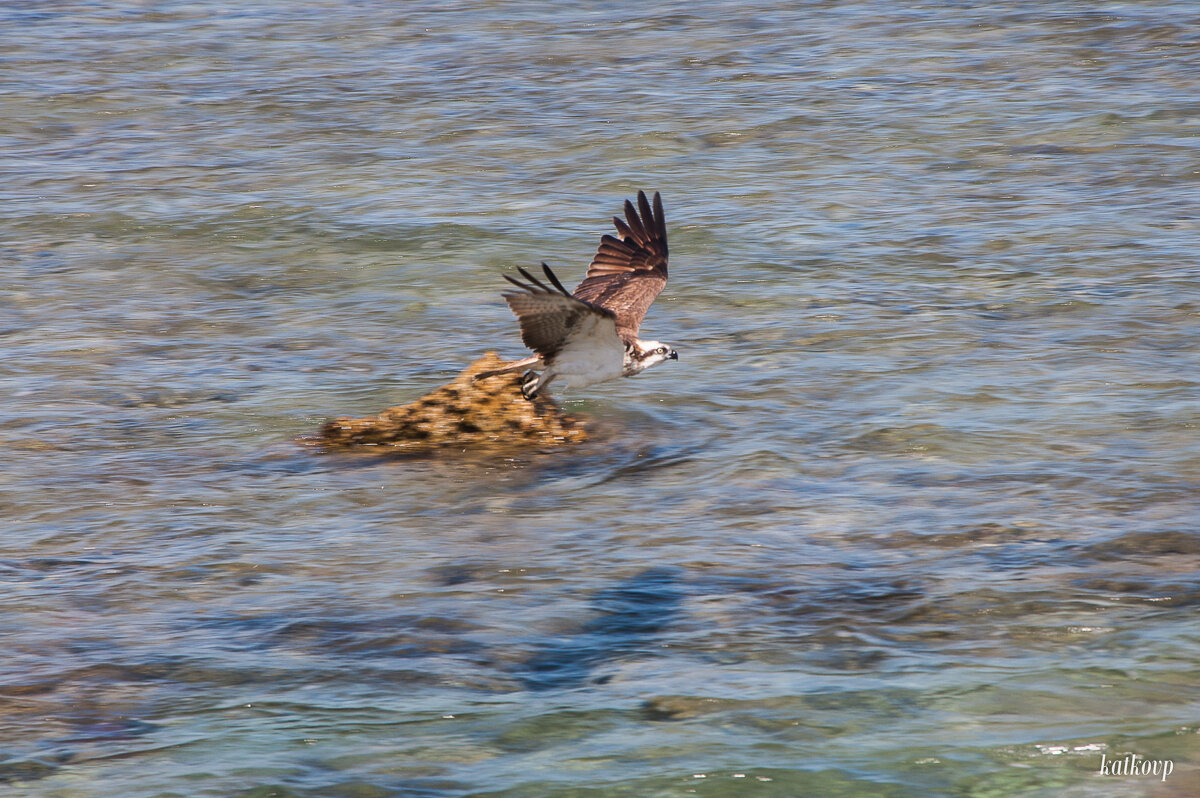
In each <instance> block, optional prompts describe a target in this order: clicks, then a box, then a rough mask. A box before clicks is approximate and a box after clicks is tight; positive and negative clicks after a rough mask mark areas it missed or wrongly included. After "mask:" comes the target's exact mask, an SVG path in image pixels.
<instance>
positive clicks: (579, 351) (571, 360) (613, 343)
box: [552, 316, 625, 388]
mask: <svg viewBox="0 0 1200 798" xmlns="http://www.w3.org/2000/svg"><path fill="white" fill-rule="evenodd" d="M624 364H625V342H624V341H622V340H621V338H620V336H618V335H617V328H616V325H615V324H613V320H612V319H610V318H607V317H605V316H590V317H588V318H586V319H585V320H584V321H583V322H582V323H581V324H580V325H579V327H578V328H576V329H575V330H574V331H573V332H572V333H571V335H570V337H568V338H567V342H566V344H565V345H564V346H563V348H562V349H560V350H559V351H558V353H557V354H556V355H555V356H554V363H553V365H552V370H553V371H554V374H555V376H557V377H561V378H562V379H564V380H566V381H567V382H568V383H569V384H570V385H571V387H573V388H582V387H584V386H586V385H591V384H593V383H597V382H603V381H605V380H613V379H616V378H617V377H620V376H621V372H622V369H623V367H624Z"/></svg>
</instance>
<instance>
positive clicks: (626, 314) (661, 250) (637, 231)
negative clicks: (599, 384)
mask: <svg viewBox="0 0 1200 798" xmlns="http://www.w3.org/2000/svg"><path fill="white" fill-rule="evenodd" d="M637 199H638V207H637V208H636V209H635V208H634V207H633V203H632V202H630V201H629V200H625V220H624V221H622V220H621V219H620V217H617V216H614V217H613V224H614V225H616V228H617V233H618V234H620V236H621V237H620V238H619V239H617V238H614V237H613V236H610V235H606V236H604V237H603V238H601V239H600V249H598V250H597V251H596V257H594V258H593V259H592V265H590V266H588V270H587V277H585V278H584V281H583V282H582V283H580V284H579V287H578V288H576V289H575V296H576V297H577V298H579V299H582V300H583V301H585V302H589V303H591V304H593V305H599V306H600V307H602V308H607V309H608V310H610V311H612V312H613V313H614V314H615V315H616V317H617V332H618V334H620V336H621V338H622V339H624V340H625V341H631V340H633V339H634V338H637V332H638V328H639V327H641V326H642V319H643V318H644V317H645V316H646V311H647V310H649V309H650V305H651V304H653V303H654V300H655V298H656V297H657V296H658V295H659V294H660V293H661V292H662V290H663V286H665V285H666V284H667V227H666V223H665V221H664V219H663V207H662V197H660V196H659V195H658V192H657V191H656V192H654V205H653V207H652V206H651V204H650V202H649V201H647V199H646V193H645V192H643V191H639V192H638V196H637Z"/></svg>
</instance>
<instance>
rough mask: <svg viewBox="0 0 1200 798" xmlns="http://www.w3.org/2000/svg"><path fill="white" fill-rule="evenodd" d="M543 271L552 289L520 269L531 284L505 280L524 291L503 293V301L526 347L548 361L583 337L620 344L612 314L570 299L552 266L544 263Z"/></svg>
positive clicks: (513, 278) (506, 276)
mask: <svg viewBox="0 0 1200 798" xmlns="http://www.w3.org/2000/svg"><path fill="white" fill-rule="evenodd" d="M542 270H543V271H544V272H545V273H546V279H548V280H549V281H550V283H551V285H552V286H553V288H551V287H550V286H548V285H546V284H545V283H543V282H542V281H541V280H539V279H538V278H536V277H534V276H533V275H532V274H530V273H529V272H527V271H525V270H524V269H521V268H520V267H518V271H520V272H521V276H522V277H524V278H525V279H526V280H527V281H528V282H521V281H520V280H518V279H517V278H515V277H512V276H510V275H507V274H506V275H504V279H505V280H508V281H509V282H510V283H512V284H513V285H515V286H516V287H517V288H520V289H521V290H520V291H510V292H508V293H506V294H504V299H505V301H506V302H508V306H509V307H510V308H512V312H513V313H515V314H516V316H517V320H518V321H520V323H521V340H522V341H524V342H525V346H527V347H529V348H530V349H532V350H533V351H534V352H537V353H538V354H539V355H541V356H542V358H543V359H544V360H546V361H547V362H549V361H551V360H553V358H554V356H555V355H557V354H558V353H559V352H560V351H561V350H562V349H563V348H564V347H566V346H569V345H571V344H574V343H576V342H579V339H580V338H581V337H584V336H599V337H601V338H605V337H611V339H612V341H613V342H614V343H618V344H619V342H618V341H617V327H616V324H617V316H616V314H615V313H613V311H611V310H608V309H607V308H603V307H600V306H599V305H594V304H592V303H591V302H587V301H584V300H583V299H580V298H578V297H574V296H571V295H570V294H569V293H567V289H565V288H563V286H562V283H560V282H559V281H558V277H556V276H555V275H554V272H552V271H550V267H549V266H547V265H546V264H544V263H543V264H542Z"/></svg>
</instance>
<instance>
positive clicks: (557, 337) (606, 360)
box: [475, 191, 679, 399]
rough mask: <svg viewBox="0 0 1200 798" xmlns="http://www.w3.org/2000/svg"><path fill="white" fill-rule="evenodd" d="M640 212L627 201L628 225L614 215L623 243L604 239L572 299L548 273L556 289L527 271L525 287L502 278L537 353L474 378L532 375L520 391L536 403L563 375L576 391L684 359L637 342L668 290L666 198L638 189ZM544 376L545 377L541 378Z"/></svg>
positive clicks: (513, 279)
mask: <svg viewBox="0 0 1200 798" xmlns="http://www.w3.org/2000/svg"><path fill="white" fill-rule="evenodd" d="M637 201H638V204H637V208H634V206H633V203H632V202H630V201H629V200H625V219H624V220H622V219H621V218H620V217H618V216H614V217H613V224H614V225H616V228H617V233H618V234H619V235H620V238H616V237H614V236H611V235H606V236H603V237H602V238H601V239H600V248H599V249H598V250H597V251H596V256H595V257H594V258H592V263H591V265H590V266H588V270H587V275H586V276H585V277H584V280H583V282H582V283H580V284H579V285H578V286H577V287H576V288H575V291H574V293H568V292H567V289H565V288H563V285H562V283H561V282H559V279H558V277H557V276H555V274H554V272H553V271H551V269H550V267H549V266H547V265H546V264H545V263H543V264H542V271H543V272H544V274H545V278H546V280H547V281H549V283H550V285H546V283H544V282H542V280H540V279H539V278H537V277H535V276H533V275H532V274H530V273H529V272H527V271H526V270H525V269H522V268H520V267H518V268H517V270H518V271H519V272H520V273H521V277H523V278H524V281H522V280H520V279H518V278H516V277H513V276H511V275H508V274H506V275H504V279H505V280H508V281H509V282H510V283H512V284H513V285H514V286H516V287H517V288H518V289H519V290H517V291H509V292H507V293H505V294H503V296H504V299H505V301H506V302H508V306H509V307H510V308H511V309H512V312H513V313H514V314H515V315H516V317H517V320H518V322H520V325H521V340H522V341H524V342H525V345H526V346H527V347H529V348H530V349H532V350H533V351H534V352H535V353H536V354H534V355H532V356H531V357H527V358H524V359H522V360H517V361H514V362H512V363H508V364H506V365H505V366H504V367H503V368H499V369H494V370H492V371H485V372H482V373H480V374H477V375H476V376H475V379H477V380H478V379H483V378H485V377H492V376H495V375H497V374H507V373H509V372H512V371H520V370H522V369H528V373H527V374H526V375H525V379H524V381H523V382H522V383H521V393H522V394H524V396H525V398H526V399H532V398H533V397H534V396H536V395H537V392H538V391H540V390H541V389H542V388H545V387H546V386H547V385H549V384H550V383H551V382H553V381H554V380H556V379H559V378H560V377H561V378H562V379H563V380H564V381H565V382H566V383H567V384H569V385H570V386H571V387H573V388H582V387H584V386H587V385H593V384H595V383H597V382H603V381H605V380H612V379H616V378H617V377H632V376H633V375H634V374H639V373H641V372H643V371H645V370H646V369H648V368H650V367H651V366H654V365H657V364H659V363H662V362H663V361H664V360H678V359H679V353H677V352H676V351H675V350H674V349H673V348H672V347H670V346H668V345H666V344H664V343H662V342H660V341H643V340H642V339H641V338H638V337H637V334H638V328H639V327H641V325H642V319H643V318H644V317H645V315H646V311H647V310H649V309H650V305H651V304H653V302H654V300H655V298H656V297H657V296H658V295H659V294H660V293H661V292H662V290H663V286H665V285H666V284H667V228H666V224H665V222H664V220H663V207H662V198H661V197H660V196H659V195H658V192H657V191H656V192H654V204H653V205H651V203H650V201H649V200H647V199H646V194H645V192H643V191H639V192H638V195H637ZM538 372H540V373H538Z"/></svg>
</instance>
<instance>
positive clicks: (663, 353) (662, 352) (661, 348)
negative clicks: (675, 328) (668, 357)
mask: <svg viewBox="0 0 1200 798" xmlns="http://www.w3.org/2000/svg"><path fill="white" fill-rule="evenodd" d="M654 351H655V352H658V353H659V354H660V355H665V354H666V353H667V348H666V347H665V346H660V347H659V348H658V349H655V350H654Z"/></svg>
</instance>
